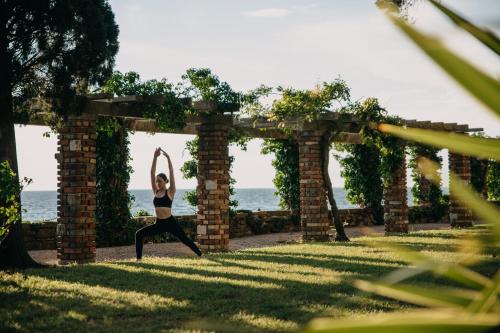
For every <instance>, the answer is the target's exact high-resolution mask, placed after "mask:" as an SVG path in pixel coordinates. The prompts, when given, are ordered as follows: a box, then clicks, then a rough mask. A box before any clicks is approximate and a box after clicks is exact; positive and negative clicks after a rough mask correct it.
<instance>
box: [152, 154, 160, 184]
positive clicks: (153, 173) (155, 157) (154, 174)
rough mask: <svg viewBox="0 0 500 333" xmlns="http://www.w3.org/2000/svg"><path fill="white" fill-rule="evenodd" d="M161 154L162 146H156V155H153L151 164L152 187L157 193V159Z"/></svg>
mask: <svg viewBox="0 0 500 333" xmlns="http://www.w3.org/2000/svg"><path fill="white" fill-rule="evenodd" d="M158 156H160V148H156V150H155V153H154V156H153V164H151V189H152V190H153V193H155V194H156V191H158V188H157V187H156V160H157V159H158Z"/></svg>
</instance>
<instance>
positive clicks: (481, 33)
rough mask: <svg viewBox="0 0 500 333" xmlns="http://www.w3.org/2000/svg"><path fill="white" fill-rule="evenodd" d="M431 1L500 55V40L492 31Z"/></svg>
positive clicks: (431, 1)
mask: <svg viewBox="0 0 500 333" xmlns="http://www.w3.org/2000/svg"><path fill="white" fill-rule="evenodd" d="M429 2H430V3H431V4H433V5H434V6H435V7H436V8H437V9H439V10H440V11H441V12H442V13H443V14H445V15H446V16H448V17H449V18H450V19H451V20H452V21H453V22H454V23H455V24H456V25H458V26H459V27H461V28H462V29H464V30H466V31H467V32H469V33H470V34H471V35H472V36H474V37H475V38H476V39H478V40H479V41H480V42H481V43H483V44H484V45H486V46H487V47H489V48H490V49H491V50H492V51H493V52H495V53H496V54H497V55H500V40H499V39H498V37H497V36H496V35H495V34H494V33H493V32H492V31H489V30H486V29H483V28H479V27H477V26H475V25H474V24H472V23H471V22H469V21H468V20H466V19H465V18H463V17H462V16H460V15H458V14H457V13H455V12H453V11H451V10H450V9H448V8H447V7H445V6H443V5H442V4H440V3H439V2H437V1H435V0H429Z"/></svg>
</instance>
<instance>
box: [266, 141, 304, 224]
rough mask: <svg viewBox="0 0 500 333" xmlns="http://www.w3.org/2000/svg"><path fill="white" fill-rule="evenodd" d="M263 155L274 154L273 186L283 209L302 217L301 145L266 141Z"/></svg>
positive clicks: (289, 142) (290, 142)
mask: <svg viewBox="0 0 500 333" xmlns="http://www.w3.org/2000/svg"><path fill="white" fill-rule="evenodd" d="M261 153H262V154H274V159H273V161H272V165H273V167H274V168H275V170H276V174H275V176H274V178H273V184H274V187H275V188H276V192H275V194H277V195H278V196H279V198H280V201H279V205H280V207H281V208H282V209H287V210H290V211H291V212H292V213H293V215H296V216H299V215H300V182H299V180H300V177H299V145H298V144H297V141H296V140H293V139H291V138H290V139H264V142H263V144H262V149H261Z"/></svg>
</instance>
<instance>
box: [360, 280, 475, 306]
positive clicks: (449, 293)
mask: <svg viewBox="0 0 500 333" xmlns="http://www.w3.org/2000/svg"><path fill="white" fill-rule="evenodd" d="M354 285H355V286H356V288H359V289H361V290H364V291H367V292H373V293H376V294H379V295H382V296H385V297H391V298H394V299H397V300H401V301H405V302H408V303H413V304H418V305H423V306H429V307H437V308H459V309H460V308H463V307H465V306H468V305H469V304H471V303H472V302H474V300H475V299H479V298H480V296H481V293H480V292H477V291H470V290H466V289H452V288H422V287H415V286H410V285H403V284H398V285H390V284H384V283H373V282H368V281H363V280H357V281H355V282H354Z"/></svg>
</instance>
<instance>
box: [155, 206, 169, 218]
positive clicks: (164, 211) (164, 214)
mask: <svg viewBox="0 0 500 333" xmlns="http://www.w3.org/2000/svg"><path fill="white" fill-rule="evenodd" d="M155 211H156V217H157V218H159V219H168V218H169V217H170V215H172V208H169V207H155Z"/></svg>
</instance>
